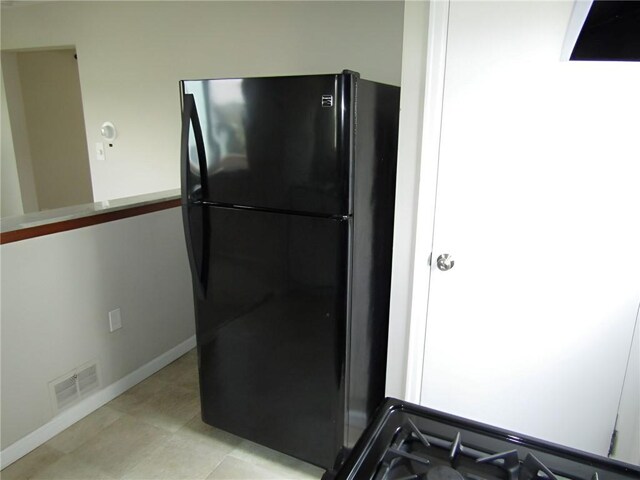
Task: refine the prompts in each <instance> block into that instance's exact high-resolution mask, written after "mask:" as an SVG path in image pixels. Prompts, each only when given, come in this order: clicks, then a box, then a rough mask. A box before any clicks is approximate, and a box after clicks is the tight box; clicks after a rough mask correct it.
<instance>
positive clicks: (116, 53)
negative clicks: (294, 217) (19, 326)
mask: <svg viewBox="0 0 640 480" xmlns="http://www.w3.org/2000/svg"><path fill="white" fill-rule="evenodd" d="M403 6H404V4H403V2H359V1H353V2H349V1H347V2H308V1H301V2H296V1H291V2H213V1H198V2H171V1H168V2H60V3H59V2H56V3H53V2H42V3H37V4H35V5H30V6H17V7H10V8H4V9H3V12H2V48H3V49H22V48H41V47H50V46H68V45H75V46H76V48H77V52H78V66H79V70H80V82H81V86H82V97H83V103H84V112H85V124H86V128H87V143H88V145H89V153H90V157H91V175H92V181H93V192H94V197H95V199H96V201H100V200H104V199H111V198H118V197H125V196H131V195H136V194H141V193H148V192H153V191H159V190H167V189H172V188H177V187H178V186H179V168H178V155H179V154H178V152H179V148H178V147H179V134H180V126H179V120H180V119H179V117H180V115H179V111H180V105H179V96H178V80H180V79H188V78H191V79H194V78H211V77H229V76H232V77H233V76H264V75H287V74H313V73H327V72H339V71H341V70H342V69H344V68H348V69H352V70H356V71H359V72H360V73H361V74H362V76H363V77H364V78H368V79H372V80H378V81H382V82H386V83H392V84H396V85H399V84H400V62H401V49H402V24H403ZM104 121H112V122H113V123H114V124H115V125H116V127H117V128H118V131H119V137H118V139H117V140H116V141H115V142H114V147H113V148H108V149H107V160H106V161H103V162H99V161H96V159H95V158H94V156H95V154H94V150H95V149H94V148H93V146H94V144H95V142H98V141H100V140H101V137H100V135H99V127H100V125H101V124H102V123H103V122H104Z"/></svg>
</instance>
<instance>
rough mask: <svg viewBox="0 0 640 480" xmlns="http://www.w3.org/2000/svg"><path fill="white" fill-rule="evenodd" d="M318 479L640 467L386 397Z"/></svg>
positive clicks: (547, 478) (575, 474) (529, 477)
mask: <svg viewBox="0 0 640 480" xmlns="http://www.w3.org/2000/svg"><path fill="white" fill-rule="evenodd" d="M338 464H339V465H338V466H337V467H336V469H335V470H333V471H328V472H327V473H326V474H325V475H324V476H323V480H347V479H362V480H364V479H366V480H392V479H393V480H400V479H402V480H564V479H570V480H631V479H634V480H638V479H640V468H638V467H636V466H633V465H629V464H626V463H623V462H619V461H616V460H611V459H608V458H604V457H599V456H597V455H592V454H588V453H585V452H581V451H578V450H573V449H570V448H567V447H563V446H560V445H556V444H552V443H549V442H545V441H542V440H538V439H535V438H531V437H527V436H525V435H521V434H518V433H514V432H510V431H507V430H503V429H499V428H496V427H492V426H489V425H485V424H482V423H478V422H474V421H471V420H466V419H463V418H460V417H455V416H453V415H448V414H445V413H442V412H438V411H435V410H431V409H429V408H425V407H420V406H418V405H414V404H411V403H408V402H403V401H401V400H396V399H393V398H388V399H387V400H386V401H385V402H384V403H383V405H382V406H381V407H380V408H379V409H378V411H377V413H376V416H375V418H374V420H373V422H372V423H371V424H370V425H369V427H368V428H367V429H366V430H365V432H364V433H363V435H362V437H361V438H360V440H359V441H358V443H357V444H356V445H355V447H354V448H353V450H352V451H351V452H350V453H349V454H348V456H346V459H344V460H343V461H339V462H338Z"/></svg>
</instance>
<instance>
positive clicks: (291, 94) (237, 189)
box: [181, 73, 354, 215]
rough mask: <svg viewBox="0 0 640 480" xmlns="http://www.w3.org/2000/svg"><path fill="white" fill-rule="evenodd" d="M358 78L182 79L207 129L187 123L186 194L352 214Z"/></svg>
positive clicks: (266, 206) (211, 199)
mask: <svg viewBox="0 0 640 480" xmlns="http://www.w3.org/2000/svg"><path fill="white" fill-rule="evenodd" d="M353 81H354V78H353V74H350V73H344V74H339V75H314V76H301V77H272V78H248V79H219V80H192V81H184V82H181V88H182V93H183V105H184V104H185V97H186V96H187V95H192V96H193V99H194V103H195V105H194V106H195V109H196V110H197V113H198V116H199V123H200V126H201V132H202V133H201V135H198V133H199V132H195V134H194V132H193V128H191V131H187V132H186V133H185V131H184V130H183V148H187V149H188V150H187V152H186V153H187V154H188V155H187V158H188V160H187V161H188V162H189V165H188V166H183V168H184V169H185V172H183V178H186V179H188V181H189V182H191V184H190V185H187V186H186V191H188V192H189V194H190V198H188V199H187V201H204V202H206V203H208V202H211V203H215V204H223V205H240V206H248V207H255V208H261V209H269V210H272V209H273V210H282V211H294V212H305V213H316V214H322V215H346V214H350V213H351V206H350V194H349V192H350V187H349V186H350V171H351V166H350V162H351V153H350V152H351V147H350V145H351V139H350V137H349V133H348V132H350V131H351V129H350V128H349V127H350V125H351V122H352V119H351V115H352V112H353V109H352V108H351V101H352V94H351V91H352V88H353V85H352V84H353ZM198 137H201V139H202V142H203V143H204V152H202V151H201V150H200V149H199V148H198V147H199V146H200V145H198V142H197V141H196V140H199V138H198ZM187 139H188V140H187ZM203 153H204V155H203ZM202 157H205V158H206V165H205V166H203V165H200V164H199V162H200V163H201V160H202ZM200 175H202V176H200ZM193 183H197V184H196V185H193ZM183 190H185V185H183Z"/></svg>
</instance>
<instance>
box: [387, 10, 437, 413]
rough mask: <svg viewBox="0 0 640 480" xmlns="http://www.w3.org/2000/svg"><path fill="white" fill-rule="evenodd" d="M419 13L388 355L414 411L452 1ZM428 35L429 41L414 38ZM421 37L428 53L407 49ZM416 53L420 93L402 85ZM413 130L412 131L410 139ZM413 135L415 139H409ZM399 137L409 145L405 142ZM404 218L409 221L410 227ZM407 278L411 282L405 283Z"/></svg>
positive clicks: (407, 99)
mask: <svg viewBox="0 0 640 480" xmlns="http://www.w3.org/2000/svg"><path fill="white" fill-rule="evenodd" d="M420 5H422V8H421V7H420ZM424 5H425V4H424V3H422V2H407V3H406V4H405V29H404V39H405V41H404V44H403V72H402V73H403V75H402V78H403V80H402V85H401V92H402V96H403V98H402V99H401V113H400V137H401V141H400V151H399V152H398V153H399V155H398V157H399V162H398V187H397V191H398V192H402V191H403V190H405V189H406V188H407V185H406V183H405V182H406V181H407V180H412V181H414V182H415V192H414V193H413V198H412V199H409V201H407V200H405V201H404V202H403V201H400V198H399V199H398V200H399V201H398V202H396V222H397V223H396V231H395V236H394V255H393V271H392V286H391V306H390V329H389V352H390V355H389V360H388V366H387V379H388V380H387V395H389V396H396V397H401V398H403V399H405V400H408V401H410V402H414V403H420V396H421V394H420V392H421V390H422V372H423V364H424V347H425V335H426V330H427V320H426V319H427V310H428V295H429V284H430V280H431V268H430V257H431V249H432V245H433V228H434V220H435V206H436V193H437V179H438V162H439V156H440V131H441V120H442V110H443V99H444V78H445V70H446V53H447V34H448V25H449V7H450V0H439V1H432V2H428V3H427V4H426V8H424ZM414 15H426V17H427V19H426V22H425V21H424V19H423V21H422V22H420V21H417V22H416V21H411V19H412V16H414ZM408 20H409V21H408ZM425 27H426V29H427V32H426V35H424V32H420V31H417V30H418V29H424V28H425ZM425 37H426V48H425V47H424V46H421V45H410V44H409V43H410V42H408V41H407V40H408V39H412V40H414V42H415V41H418V42H419V41H421V40H423V39H425ZM414 46H415V48H416V49H417V51H418V52H421V53H422V55H424V57H425V58H424V60H423V62H424V63H423V64H422V65H421V66H422V70H421V71H420V72H418V75H419V76H420V78H419V79H418V87H417V88H416V85H415V83H416V81H415V78H407V75H405V74H406V70H407V65H406V64H407V63H410V62H411V61H412V60H414V59H413V58H408V57H409V55H408V53H407V50H408V49H410V48H412V47H414ZM414 61H415V60H414ZM412 73H413V72H412ZM406 105H420V107H419V112H418V115H417V116H416V117H417V118H412V116H411V113H412V112H409V110H408V109H407V108H406ZM412 129H415V133H414V132H413V131H412ZM405 132H408V133H405ZM412 133H414V135H415V137H417V138H412ZM403 135H406V136H407V137H408V139H406V140H405V141H402V137H403ZM407 140H408V141H409V142H412V143H414V145H415V147H416V149H415V151H413V152H411V151H409V152H403V150H402V146H403V145H404V144H405V142H406V141H407ZM403 154H404V155H403ZM410 155H415V156H417V158H415V162H411V161H410V160H411V159H410V158H409V156H410ZM407 215H410V216H411V217H410V218H409V219H408V220H407ZM403 243H404V245H402V244H403ZM403 247H404V248H406V249H408V250H409V255H406V253H405V252H406V250H404V249H403ZM403 250H404V251H403ZM407 262H409V264H407ZM406 275H408V276H409V281H408V282H406V280H407V279H406ZM406 290H408V292H407V291H406ZM397 331H400V334H396V335H395V337H394V332H397ZM397 343H400V344H402V345H403V346H404V349H403V348H400V349H398V347H397V346H396V344H397ZM398 350H400V352H401V353H400V355H402V354H404V355H403V356H404V358H397V355H395V354H392V353H393V352H396V351H398ZM394 378H396V379H397V378H399V379H400V380H399V381H396V382H395V383H393V381H392V380H390V379H394Z"/></svg>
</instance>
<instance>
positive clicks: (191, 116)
mask: <svg viewBox="0 0 640 480" xmlns="http://www.w3.org/2000/svg"><path fill="white" fill-rule="evenodd" d="M191 125H193V134H194V137H195V140H196V151H197V152H198V175H197V179H198V183H199V185H198V186H199V187H200V198H208V196H209V185H208V183H209V181H208V180H209V179H208V172H207V156H206V152H205V149H204V139H203V137H202V127H201V126H200V118H199V117H198V109H197V108H196V102H195V98H194V96H193V95H192V94H190V93H186V94H185V95H184V99H183V110H182V139H181V140H182V141H181V159H180V160H181V161H180V163H181V166H182V203H187V202H189V201H191V200H195V199H194V198H191V193H192V192H191V188H192V187H194V186H193V185H190V180H191V179H192V178H193V176H192V175H191V159H190V158H189V130H190V127H191ZM203 179H204V181H203Z"/></svg>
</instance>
